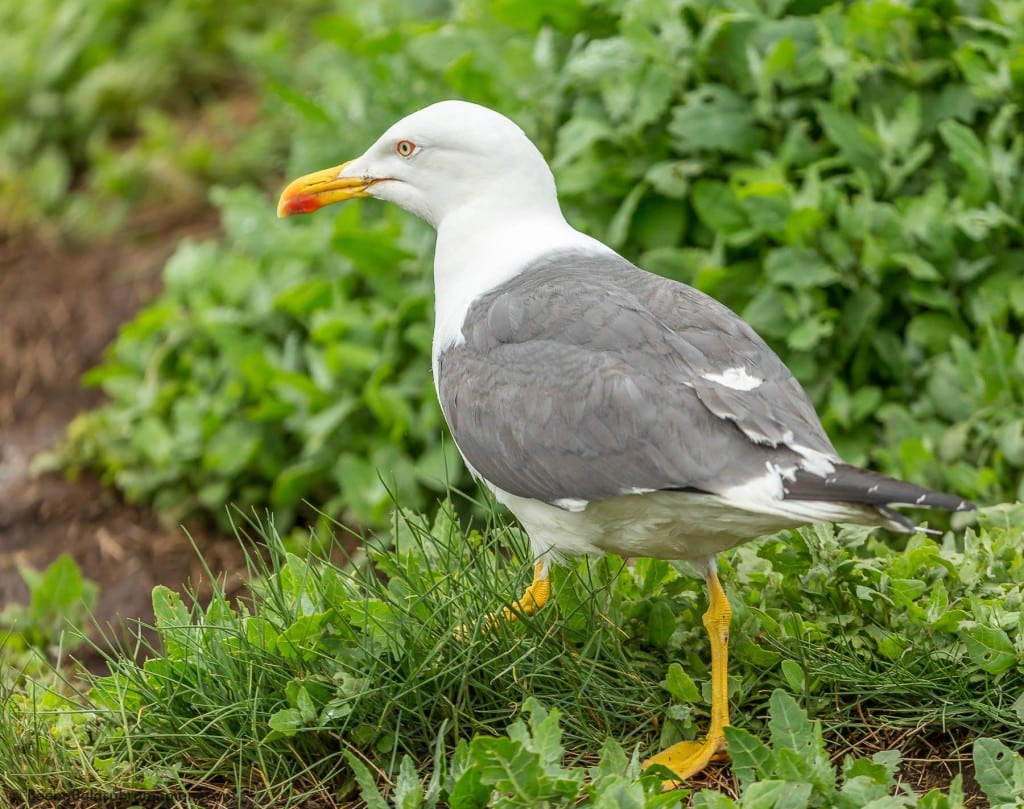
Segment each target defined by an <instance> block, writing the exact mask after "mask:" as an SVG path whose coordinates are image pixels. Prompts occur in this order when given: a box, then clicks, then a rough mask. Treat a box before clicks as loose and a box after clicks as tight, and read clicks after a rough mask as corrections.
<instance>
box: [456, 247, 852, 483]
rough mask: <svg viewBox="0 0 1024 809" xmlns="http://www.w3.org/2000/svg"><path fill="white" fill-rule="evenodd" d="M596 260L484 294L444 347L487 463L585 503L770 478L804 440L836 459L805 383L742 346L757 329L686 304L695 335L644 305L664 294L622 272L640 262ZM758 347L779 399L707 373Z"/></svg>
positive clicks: (466, 443) (461, 422)
mask: <svg viewBox="0 0 1024 809" xmlns="http://www.w3.org/2000/svg"><path fill="white" fill-rule="evenodd" d="M599 258H601V259H603V260H604V261H605V263H603V264H599V265H597V266H594V265H590V266H573V267H571V268H569V269H567V268H566V266H565V261H564V259H563V260H562V262H560V263H559V264H558V265H557V266H553V267H551V268H550V269H546V268H543V267H541V268H533V270H532V271H531V272H529V273H524V274H523V275H521V276H518V277H517V278H516V279H513V281H511V282H509V283H507V284H506V285H504V286H503V287H499V288H498V289H497V290H494V291H492V292H490V293H488V294H487V295H485V296H483V297H482V298H481V299H479V300H478V301H477V302H476V303H475V304H474V305H473V306H472V307H471V309H470V312H469V314H468V316H467V319H466V323H465V325H464V328H463V334H464V337H465V341H464V342H463V343H461V344H459V345H456V346H453V347H451V348H449V349H448V350H447V351H445V352H443V353H442V355H441V357H440V360H439V368H438V372H439V378H438V391H439V393H440V396H441V403H442V408H443V410H444V412H445V416H446V418H447V419H448V423H449V425H450V427H451V429H452V434H453V436H454V438H455V441H456V444H457V445H458V447H459V449H460V451H461V452H462V454H463V455H464V456H465V457H466V460H467V461H468V462H469V464H470V465H471V466H472V467H473V468H474V469H475V470H476V472H477V473H478V474H479V475H481V476H482V477H483V478H484V479H486V480H487V481H489V482H490V483H492V484H494V485H495V486H497V487H499V488H501V489H503V490H505V491H507V492H510V493H512V494H516V495H519V496H521V497H529V498H534V499H539V500H544V501H547V502H555V501H559V500H588V501H589V500H599V499H604V498H607V497H610V496H613V495H616V494H622V493H628V492H632V491H637V490H658V489H696V490H700V491H708V492H720V491H722V490H723V489H727V488H729V487H731V486H734V485H738V484H742V483H744V482H746V481H749V480H751V479H754V478H756V477H760V476H763V475H764V474H765V471H766V464H769V463H772V464H777V465H781V466H783V467H792V468H797V467H799V466H800V465H801V463H802V461H803V457H802V456H801V455H800V453H798V452H796V451H794V450H793V449H791V448H790V447H789V446H788V442H790V441H794V440H795V438H794V437H795V436H798V437H799V439H800V440H801V441H806V442H807V444H808V445H809V446H811V447H812V448H814V449H817V450H818V451H820V452H823V453H826V452H827V453H828V454H829V455H831V456H834V450H832V448H831V444H829V443H828V439H827V438H826V437H824V433H823V432H822V431H821V428H820V426H817V419H816V417H814V416H813V409H812V408H811V406H810V404H809V402H807V401H806V397H805V396H804V394H803V391H802V390H801V389H800V388H799V385H796V384H795V382H794V383H793V384H792V385H790V384H789V382H788V380H789V379H791V376H789V372H788V371H786V370H785V366H783V365H782V363H781V361H779V360H778V359H777V358H776V357H775V355H774V354H772V353H771V351H770V349H768V348H767V346H764V344H763V343H762V342H760V340H759V338H756V335H755V336H754V337H755V343H754V345H745V343H746V342H748V341H750V340H751V337H750V335H751V334H753V332H749V333H747V332H746V331H744V330H743V329H737V328H736V327H735V326H734V324H733V323H732V321H736V322H739V323H742V321H739V318H737V317H736V315H734V314H732V313H731V312H729V310H727V309H725V308H724V307H722V310H724V313H725V315H727V317H724V316H723V315H722V312H720V311H717V310H716V311H715V312H712V313H710V314H708V313H705V312H703V311H702V310H701V308H700V306H697V305H694V303H693V301H691V302H690V304H689V305H690V307H691V309H692V311H690V312H689V313H687V315H688V317H689V319H690V328H691V329H692V328H698V327H699V329H700V331H701V332H702V333H703V334H702V335H700V336H698V337H691V338H689V339H688V338H687V332H686V329H675V330H673V329H672V328H670V327H669V326H668V325H667V324H666V323H665V322H664V318H662V317H659V316H658V314H657V313H656V312H652V311H651V308H657V305H654V306H651V307H649V306H648V304H651V300H652V299H651V293H650V292H649V291H645V290H644V289H642V288H639V287H640V286H642V284H640V283H637V284H634V285H633V286H632V287H631V286H630V284H628V283H626V281H628V280H629V277H630V272H635V273H641V274H642V275H646V274H645V273H642V271H640V270H637V269H635V268H633V267H632V265H630V264H628V262H625V260H622V259H620V260H619V261H621V264H622V265H624V267H623V266H619V265H617V264H615V265H612V266H609V264H608V263H607V259H606V258H605V257H599ZM588 260H589V257H588ZM579 263H584V262H583V261H582V260H581V262H579ZM609 270H614V271H613V272H609ZM652 277H653V276H652ZM640 280H641V281H644V282H645V281H646V279H640ZM666 283H669V284H671V283H672V282H666ZM676 286H681V285H676ZM682 288H683V289H684V290H685V289H687V288H686V287H682ZM698 294H699V293H698ZM708 300H710V299H708ZM696 303H697V304H703V303H704V302H703V301H700V300H699V299H698V300H697V301H696ZM677 306H678V303H677ZM723 317H724V321H725V324H726V328H724V329H723V328H722V318H723ZM694 324H697V325H694ZM715 340H718V341H723V340H724V341H725V342H726V343H733V345H732V347H731V348H728V349H727V350H724V351H725V353H724V354H723V353H722V351H723V349H718V350H717V351H718V353H717V354H716V353H715V351H712V350H711V349H709V348H708V347H707V346H702V345H701V342H702V341H703V342H705V343H709V342H711V343H713V342H715ZM762 352H768V354H769V355H770V357H771V358H774V361H775V362H776V363H777V367H773V368H770V369H769V370H771V372H772V373H771V380H769V379H765V380H764V383H763V384H762V386H761V387H765V386H768V385H769V381H770V382H771V386H772V393H771V395H770V396H765V395H764V392H763V391H762V390H761V389H760V388H758V389H756V390H751V391H735V390H731V389H729V388H727V387H726V388H725V389H724V390H721V391H719V390H718V389H717V388H722V387H725V386H722V385H718V384H716V383H714V382H712V381H709V380H707V379H705V378H704V375H706V374H708V373H710V374H712V375H713V374H714V372H715V371H716V370H718V371H723V370H726V369H725V368H722V367H721V361H722V358H723V357H725V361H726V362H729V363H731V362H734V361H737V360H736V358H742V357H746V358H748V361H750V362H753V361H754V360H755V359H757V358H759V357H761V353H762ZM762 359H763V358H762ZM762 364H763V362H762ZM727 367H732V366H727ZM779 369H781V370H779ZM760 371H761V372H762V373H766V374H767V373H768V371H767V370H764V369H763V368H762V369H760ZM734 394H735V395H734ZM808 409H809V411H810V413H811V416H812V418H813V425H811V426H810V427H809V426H807V425H804V424H803V419H804V416H803V415H800V416H798V417H797V419H796V420H795V421H794V422H793V423H790V422H789V421H787V418H788V417H789V414H791V413H794V412H795V413H798V414H803V413H804V411H805V410H808ZM814 428H816V429H814Z"/></svg>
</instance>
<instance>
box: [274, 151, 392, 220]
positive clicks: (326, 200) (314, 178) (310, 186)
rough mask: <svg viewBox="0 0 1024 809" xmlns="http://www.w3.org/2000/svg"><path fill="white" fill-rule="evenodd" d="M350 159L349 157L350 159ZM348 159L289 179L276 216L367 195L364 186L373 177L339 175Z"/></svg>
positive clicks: (305, 211)
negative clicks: (330, 166)
mask: <svg viewBox="0 0 1024 809" xmlns="http://www.w3.org/2000/svg"><path fill="white" fill-rule="evenodd" d="M351 162H352V161H351V160H350V161H349V163H351ZM349 163H342V164H341V165H340V166H335V167H334V168H330V169H323V170H322V171H314V172H313V173H312V174H306V175H304V176H302V177H299V178H298V179H296V180H292V181H291V182H290V183H288V186H287V187H286V188H285V189H284V191H282V192H281V199H280V200H278V202H277V215H278V216H293V215H294V214H299V213H313V211H316V210H319V209H320V208H323V207H324V206H325V205H330V204H332V203H335V202H344V201H345V200H347V199H356V198H357V197H365V196H369V195H368V194H367V192H366V189H367V188H369V187H370V186H371V185H373V183H374V182H375V179H374V178H372V177H339V176H338V175H339V174H340V173H341V171H342V169H344V168H345V166H347V165H348V164H349Z"/></svg>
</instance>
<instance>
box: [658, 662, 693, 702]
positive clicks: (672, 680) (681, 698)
mask: <svg viewBox="0 0 1024 809" xmlns="http://www.w3.org/2000/svg"><path fill="white" fill-rule="evenodd" d="M662 685H663V686H664V687H665V689H666V690H667V691H668V692H669V693H670V694H671V695H672V697H673V698H674V699H675V700H676V701H678V702H681V703H684V704H690V703H695V702H701V701H702V698H701V694H700V689H699V688H697V686H696V684H695V683H694V682H693V680H692V679H691V678H690V675H689V674H687V673H686V671H684V670H683V667H682V666H680V665H679V664H678V663H674V662H673V663H670V664H669V667H668V671H667V672H666V673H665V680H664V682H663V683H662Z"/></svg>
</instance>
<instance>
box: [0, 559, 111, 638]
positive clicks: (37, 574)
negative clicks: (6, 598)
mask: <svg viewBox="0 0 1024 809" xmlns="http://www.w3.org/2000/svg"><path fill="white" fill-rule="evenodd" d="M20 572H21V577H22V578H23V579H24V580H25V584H26V585H28V594H29V601H28V604H21V603H17V602H10V603H8V604H6V605H4V608H3V610H0V632H2V633H3V635H0V641H2V645H3V646H4V647H5V649H6V650H7V651H8V652H11V651H24V650H26V649H28V648H36V649H39V650H42V651H45V652H47V653H50V652H53V651H55V650H58V649H59V650H61V651H64V652H67V651H70V650H72V649H73V648H75V647H76V646H78V645H79V644H80V643H81V642H82V640H83V638H82V637H81V636H77V637H76V635H75V633H74V632H71V633H69V632H68V630H69V629H73V628H74V627H77V626H82V625H83V624H84V622H85V620H86V619H87V618H88V616H89V614H90V612H91V610H92V608H93V605H94V604H95V603H96V597H97V596H98V595H99V587H98V586H97V585H96V583H95V582H93V581H90V580H89V579H87V578H85V577H84V576H82V572H81V570H80V569H79V567H78V565H77V564H75V560H74V559H72V558H71V557H70V556H68V555H67V554H66V553H62V554H61V555H60V556H58V557H57V559H56V560H55V561H54V562H53V563H52V564H51V565H50V566H49V567H48V568H46V570H43V571H38V570H33V569H32V568H29V567H22V568H21V570H20Z"/></svg>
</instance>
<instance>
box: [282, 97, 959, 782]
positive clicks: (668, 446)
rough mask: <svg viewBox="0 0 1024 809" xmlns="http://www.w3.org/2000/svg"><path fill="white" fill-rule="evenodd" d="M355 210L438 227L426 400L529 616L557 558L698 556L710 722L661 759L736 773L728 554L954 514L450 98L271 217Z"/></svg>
mask: <svg viewBox="0 0 1024 809" xmlns="http://www.w3.org/2000/svg"><path fill="white" fill-rule="evenodd" d="M358 197H375V198H377V199H380V200H385V201H387V202H393V203H395V204H396V205H399V206H400V207H402V208H404V209H405V210H406V211H409V212H410V213H412V214H415V215H416V216H419V217H421V218H423V219H425V220H426V221H427V222H428V223H430V224H431V225H432V226H433V227H434V228H435V229H436V230H437V244H436V249H435V255H434V291H435V325H434V336H433V348H432V366H433V377H434V386H435V388H436V390H437V395H438V398H439V400H440V403H441V409H442V411H443V413H444V417H445V420H446V421H447V423H448V426H449V428H450V429H451V434H452V437H453V439H454V442H455V444H456V446H457V447H458V449H459V452H460V453H461V455H462V457H463V458H464V459H465V462H466V465H467V467H468V468H469V470H470V471H471V472H472V474H473V475H474V477H476V478H477V479H478V480H479V481H481V482H482V483H483V484H484V485H485V486H486V487H487V488H488V489H490V491H491V492H493V493H494V496H495V498H496V499H497V500H498V501H499V502H501V503H503V504H504V505H505V506H507V507H508V508H509V510H510V511H511V512H512V513H513V514H514V515H515V517H516V518H517V519H518V520H519V522H520V523H521V524H522V526H523V528H524V529H525V530H526V533H527V534H528V535H529V537H530V542H531V547H532V551H533V553H534V554H535V566H534V573H533V581H532V582H531V584H530V585H529V587H527V588H526V591H525V593H524V594H523V596H522V597H521V598H520V599H519V600H517V601H516V602H515V603H514V604H513V605H511V607H507V608H506V609H505V610H503V611H502V612H501V613H500V616H501V617H503V618H504V619H506V620H517V619H519V618H520V617H524V616H529V615H532V614H534V613H535V612H536V611H537V610H539V609H540V608H541V607H543V606H544V604H545V603H546V602H547V601H548V599H549V597H550V593H551V588H550V582H549V578H548V576H549V566H550V563H551V561H552V560H554V559H557V558H559V557H561V556H568V555H577V554H600V553H605V552H611V553H616V554H619V555H622V556H626V557H634V556H648V557H655V558H659V559H684V560H688V561H689V562H690V563H692V564H693V565H694V566H695V567H696V568H697V569H698V570H699V571H700V572H701V573H702V575H703V577H704V579H705V581H706V583H707V588H708V594H709V598H708V602H709V603H708V608H707V612H706V613H705V614H704V616H703V623H704V626H705V627H706V629H707V632H708V636H709V642H710V646H711V721H710V725H711V726H710V730H709V732H708V734H707V736H706V737H705V738H704V739H703V740H699V741H683V742H680V743H678V744H675V745H673V746H671V747H669V748H668V749H666V750H664V751H662V752H660V753H658V754H657V755H654V756H653V757H652V758H650V759H648V761H647V762H646V764H647V765H652V764H657V765H662V766H664V767H666V768H667V769H668V770H670V771H671V772H672V773H674V775H675V776H676V778H678V779H680V780H683V779H687V778H690V777H691V776H693V775H694V774H696V773H698V772H700V771H701V770H702V769H704V768H705V767H706V766H707V765H708V764H709V763H710V762H711V761H712V760H717V759H721V758H724V757H726V750H725V732H724V730H725V727H726V726H727V725H728V724H729V705H728V688H727V685H728V643H729V622H730V618H731V610H730V607H729V601H728V599H727V597H726V594H725V591H724V590H723V588H722V585H721V583H720V582H719V579H718V573H717V568H716V561H715V560H716V556H717V554H719V553H721V552H722V551H726V550H728V549H730V548H732V547H734V546H736V545H738V544H740V543H743V542H747V541H749V540H751V539H754V538H756V537H759V536H763V535H765V534H771V533H774V532H777V531H780V530H783V529H786V528H792V527H795V526H799V525H806V524H808V523H816V522H843V523H859V524H865V525H871V526H884V527H885V528H888V529H890V530H894V531H899V532H904V533H909V532H913V531H915V530H918V529H917V528H916V527H915V524H914V523H913V522H911V520H909V519H908V518H907V517H906V516H904V515H902V514H900V513H899V512H897V511H895V510H894V509H893V508H892V506H893V505H894V504H901V505H910V506H916V507H930V508H939V509H947V510H951V511H964V510H970V509H973V508H974V505H973V504H971V503H970V502H968V501H966V500H963V499H961V498H959V497H954V496H951V495H948V494H943V493H940V492H936V491H932V490H929V489H925V488H922V487H920V486H916V485H914V484H912V483H906V482H903V481H899V480H895V479H893V478H890V477H886V476H884V475H880V474H878V473H876V472H872V471H868V470H866V469H860V468H857V467H854V466H851V465H848V464H845V463H843V461H842V460H841V459H840V457H839V455H838V453H837V452H836V450H835V448H834V447H833V446H832V442H831V441H830V440H829V438H828V436H827V435H826V434H825V431H824V429H823V428H822V426H821V423H820V421H819V419H818V416H817V414H816V413H815V410H814V406H813V405H812V404H811V402H810V400H809V399H808V397H807V394H806V393H805V392H804V390H803V389H802V388H801V386H800V384H799V383H798V382H797V381H796V379H795V378H794V377H793V374H792V373H790V371H789V370H788V369H787V368H786V366H785V364H784V363H783V362H782V360H781V359H780V358H779V357H778V356H777V355H776V354H775V352H774V351H772V350H771V348H769V347H768V345H767V344H766V343H765V342H764V340H762V339H761V338H760V337H759V336H758V335H757V333H756V332H755V331H754V330H753V329H752V328H751V327H750V326H749V325H748V324H747V323H745V322H744V321H743V320H742V319H741V318H740V317H739V316H737V315H736V314H735V313H734V312H732V311H731V310H730V309H728V308H727V307H726V306H724V305H723V304H721V303H719V302H718V301H716V300H714V299H713V298H711V297H709V296H708V295H705V294H704V293H702V292H700V291H698V290H696V289H694V288H692V287H689V286H687V285H685V284H682V283H679V282H676V281H672V280H669V279H667V278H663V277H661V276H658V275H653V274H651V273H649V272H646V271H644V270H642V269H640V268H639V267H637V266H635V265H633V264H632V263H630V262H629V261H628V260H626V259H625V258H623V257H622V256H620V255H619V254H618V253H616V252H615V251H614V250H612V249H611V248H610V247H608V246H607V245H605V244H602V243H601V242H600V241H598V240H596V239H594V238H592V237H591V236H588V235H586V234H584V233H581V232H579V231H578V230H576V229H574V228H573V227H572V226H571V225H570V224H569V223H568V222H567V221H566V219H565V216H564V215H563V213H562V210H561V208H560V207H559V204H558V196H557V191H556V189H555V181H554V177H553V175H552V173H551V170H550V168H549V167H548V164H547V162H546V161H545V159H544V157H543V155H542V154H541V153H540V151H539V150H538V149H537V147H536V146H535V145H534V144H533V143H532V142H531V141H530V139H529V138H528V137H527V136H526V134H525V133H524V132H523V131H522V129H520V128H519V126H517V125H516V124H515V123H514V122H513V121H511V120H510V119H509V118H506V117H505V116H504V115H501V114H500V113H498V112H495V111H493V110H490V109H488V108H486V107H483V106H479V105H476V104H471V103H468V102H464V101H454V100H452V101H441V102H439V103H436V104H432V105H430V106H428V107H425V108H424V109H421V110H419V111H417V112H414V113H412V114H411V115H409V116H407V117H405V118H403V119H402V120H400V121H398V123H396V124H394V125H393V126H392V127H391V128H390V129H388V130H387V131H386V132H385V133H384V134H383V135H381V137H380V138H379V139H378V140H377V141H376V143H374V144H373V145H372V146H370V148H369V149H367V150H366V152H364V153H363V154H362V155H361V156H359V157H357V158H355V159H354V160H350V161H349V162H347V163H343V164H342V165H340V166H335V167H333V168H328V169H325V170H323V171H317V172H314V173H312V174H307V175H305V176H303V177H300V178H298V179H296V180H295V181H293V182H292V183H290V184H289V185H288V186H287V187H286V188H285V189H284V191H283V192H282V194H281V198H280V202H279V204H278V215H279V216H290V215H292V214H303V213H311V212H313V211H315V210H318V209H319V208H322V207H324V206H325V205H330V204H332V203H336V202H342V201H344V200H350V199H355V198H358Z"/></svg>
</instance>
